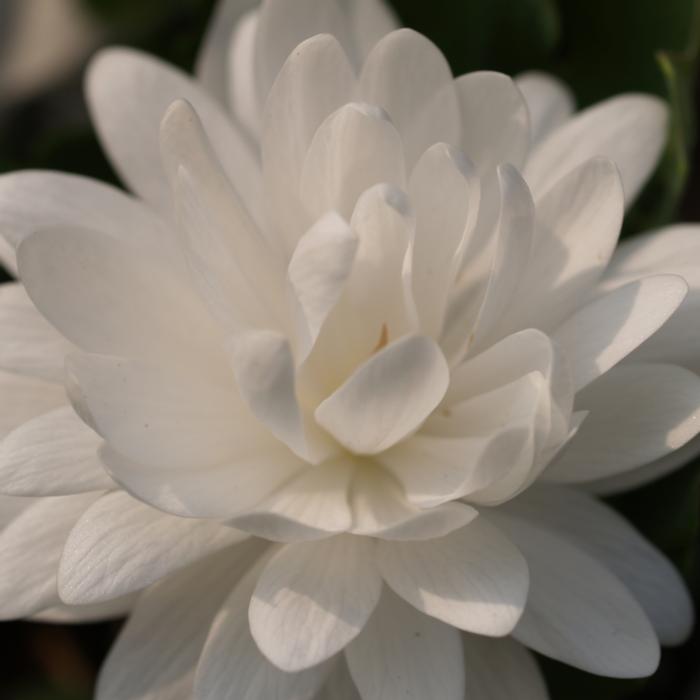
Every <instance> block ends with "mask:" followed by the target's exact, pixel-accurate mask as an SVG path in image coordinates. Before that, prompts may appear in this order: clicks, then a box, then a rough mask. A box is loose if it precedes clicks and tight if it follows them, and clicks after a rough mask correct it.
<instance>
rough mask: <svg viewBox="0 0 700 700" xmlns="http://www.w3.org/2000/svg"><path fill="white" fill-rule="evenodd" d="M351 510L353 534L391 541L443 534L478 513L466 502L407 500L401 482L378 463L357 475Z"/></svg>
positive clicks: (426, 538) (451, 530)
mask: <svg viewBox="0 0 700 700" xmlns="http://www.w3.org/2000/svg"><path fill="white" fill-rule="evenodd" d="M424 466H425V465H424ZM432 468H433V467H432V465H431V467H430V469H432ZM352 509H353V528H352V532H353V533H354V534H356V535H368V536H372V537H380V538H382V539H388V540H428V539H433V538H434V537H443V536H444V535H447V534H449V533H450V532H453V531H454V530H458V529H459V528H461V527H464V526H465V525H466V524H467V523H470V522H471V521H472V520H473V519H474V518H475V517H476V515H477V512H476V510H474V509H473V508H472V507H471V506H468V505H466V504H465V503H445V504H443V505H438V506H436V507H434V508H426V509H421V508H418V507H417V506H415V505H413V504H412V503H410V502H409V501H408V500H406V496H405V495H404V493H403V490H402V489H401V486H400V485H399V483H397V481H396V480H395V479H393V478H392V477H391V476H390V475H389V474H387V473H385V471H384V470H383V469H382V468H381V467H380V466H379V465H378V464H369V465H366V466H365V467H364V468H362V469H358V471H357V473H356V474H355V480H354V482H353V485H352Z"/></svg>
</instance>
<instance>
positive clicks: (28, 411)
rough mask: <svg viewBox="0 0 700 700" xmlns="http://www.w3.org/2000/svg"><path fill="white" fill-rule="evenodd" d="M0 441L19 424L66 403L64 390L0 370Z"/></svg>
mask: <svg viewBox="0 0 700 700" xmlns="http://www.w3.org/2000/svg"><path fill="white" fill-rule="evenodd" d="M0 396H2V402H3V410H2V411H0V438H4V437H5V436H6V435H8V434H9V433H10V432H11V431H13V430H15V428H18V427H19V426H21V425H22V424H23V423H25V422H27V421H28V420H31V419H32V418H36V417H37V416H40V415H42V414H44V413H48V412H49V411H52V410H53V409H55V408H58V407H59V406H65V405H66V403H67V399H66V392H65V389H64V388H63V387H62V386H61V385H60V384H54V383H53V382H52V383H49V382H45V381H43V380H41V379H35V378H34V377H23V376H22V375H20V374H13V373H10V372H3V371H2V370H0Z"/></svg>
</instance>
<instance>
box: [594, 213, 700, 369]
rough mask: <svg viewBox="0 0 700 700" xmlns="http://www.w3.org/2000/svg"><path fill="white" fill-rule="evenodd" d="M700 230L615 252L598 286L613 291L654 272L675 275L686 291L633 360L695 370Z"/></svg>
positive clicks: (656, 236)
mask: <svg viewBox="0 0 700 700" xmlns="http://www.w3.org/2000/svg"><path fill="white" fill-rule="evenodd" d="M699 269H700V227H698V226H694V225H683V224H678V225H676V226H669V227H667V228H663V229H660V230H658V231H651V232H649V233H646V234H642V235H640V236H635V237H634V238H633V239H629V240H625V241H623V242H622V244H621V245H620V246H619V247H618V249H617V250H616V251H615V255H614V256H613V259H612V261H611V265H610V267H609V268H608V274H607V275H606V279H605V280H604V281H603V283H602V286H603V287H604V288H605V289H609V288H613V287H615V286H618V285H619V284H622V283H624V282H626V281H628V280H629V279H634V278H637V277H639V276H642V275H645V274H655V273H659V272H663V273H670V274H678V275H680V276H681V277H683V279H685V281H686V282H687V283H688V286H689V288H690V291H689V293H688V296H687V297H686V298H685V300H684V301H683V303H682V304H681V306H680V307H679V309H678V311H676V313H675V314H674V315H673V316H672V317H671V318H670V319H669V321H668V323H666V324H664V326H663V328H661V329H660V330H659V332H658V333H655V334H654V336H653V337H652V338H650V339H649V341H647V342H646V343H644V344H643V345H642V346H641V347H640V348H639V349H638V350H637V352H636V354H635V359H642V360H645V361H651V362H672V363H673V364H680V365H682V366H684V367H687V368H688V369H691V370H693V371H695V372H697V371H700V362H699V361H698V358H699V357H700V326H698V324H697V323H695V319H696V318H697V315H698V312H699V309H700V273H699V272H698V270H699Z"/></svg>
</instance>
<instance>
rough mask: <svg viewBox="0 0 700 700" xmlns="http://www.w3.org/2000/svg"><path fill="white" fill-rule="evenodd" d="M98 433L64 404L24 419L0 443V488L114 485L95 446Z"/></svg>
mask: <svg viewBox="0 0 700 700" xmlns="http://www.w3.org/2000/svg"><path fill="white" fill-rule="evenodd" d="M101 444H102V440H101V439H100V437H99V436H98V435H97V434H96V433H95V432H93V431H92V430H91V429H90V428H88V427H87V426H86V425H85V423H83V421H82V420H81V419H80V418H78V416H77V415H76V414H75V411H74V410H73V408H72V407H70V406H62V407H61V408H57V409H55V410H53V411H51V412H49V413H46V414H44V415H41V416H37V417H36V418H34V419H32V420H30V421H28V422H27V423H24V424H23V425H21V426H20V427H18V428H16V429H15V430H13V431H12V432H11V433H10V434H9V435H8V436H7V437H6V438H5V439H4V440H3V441H2V443H0V491H2V492H3V493H7V494H10V495H15V496H64V495H70V494H72V493H81V492H83V491H99V490H101V489H108V488H110V486H113V482H112V480H111V479H110V478H109V476H108V475H107V472H106V471H105V469H104V467H103V466H102V464H101V462H100V460H99V458H98V455H97V450H98V448H99V446H100V445H101Z"/></svg>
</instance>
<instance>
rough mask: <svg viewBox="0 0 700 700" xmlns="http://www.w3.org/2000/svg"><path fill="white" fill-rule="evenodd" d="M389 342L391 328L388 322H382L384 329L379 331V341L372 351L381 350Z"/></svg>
mask: <svg viewBox="0 0 700 700" xmlns="http://www.w3.org/2000/svg"><path fill="white" fill-rule="evenodd" d="M388 343H389V328H388V327H387V325H386V323H382V330H381V332H380V333H379V341H378V342H377V344H376V345H375V346H374V350H372V353H375V352H379V351H380V350H381V349H382V348H385V347H386V346H387V345H388Z"/></svg>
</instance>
